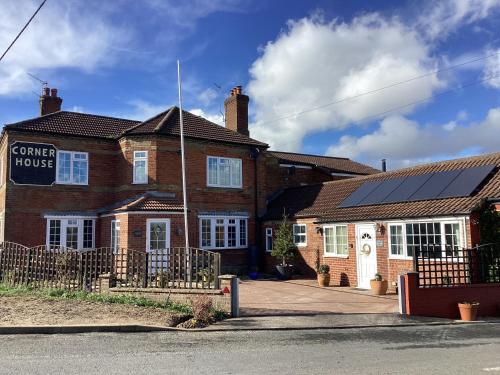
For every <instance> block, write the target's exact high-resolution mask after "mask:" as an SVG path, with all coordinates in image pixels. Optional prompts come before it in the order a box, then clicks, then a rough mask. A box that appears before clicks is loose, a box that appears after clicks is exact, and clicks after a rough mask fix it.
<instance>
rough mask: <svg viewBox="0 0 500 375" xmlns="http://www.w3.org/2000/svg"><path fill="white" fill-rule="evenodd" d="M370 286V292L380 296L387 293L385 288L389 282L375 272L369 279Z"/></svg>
mask: <svg viewBox="0 0 500 375" xmlns="http://www.w3.org/2000/svg"><path fill="white" fill-rule="evenodd" d="M370 287H371V288H372V293H373V294H375V295H376V296H382V295H384V294H386V293H387V288H388V287H389V283H388V282H387V280H384V279H383V277H382V275H381V274H379V273H376V274H375V278H374V279H372V280H370Z"/></svg>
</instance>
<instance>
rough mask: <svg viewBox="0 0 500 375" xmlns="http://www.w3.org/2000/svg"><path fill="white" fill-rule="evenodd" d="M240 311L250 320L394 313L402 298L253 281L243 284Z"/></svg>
mask: <svg viewBox="0 0 500 375" xmlns="http://www.w3.org/2000/svg"><path fill="white" fill-rule="evenodd" d="M240 309H241V314H242V315H246V316H254V315H301V314H331V313H337V314H358V313H359V314H370V313H371V314H374V313H394V312H397V311H398V298H397V295H395V294H392V295H386V296H374V295H372V294H371V293H370V291H365V290H359V289H354V288H349V287H328V288H321V287H319V286H318V284H317V282H316V280H289V281H277V280H257V281H253V280H249V281H241V283H240Z"/></svg>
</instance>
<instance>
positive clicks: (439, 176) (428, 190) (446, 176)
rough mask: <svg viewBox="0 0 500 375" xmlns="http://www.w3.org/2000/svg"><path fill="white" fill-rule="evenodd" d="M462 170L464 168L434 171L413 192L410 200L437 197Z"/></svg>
mask: <svg viewBox="0 0 500 375" xmlns="http://www.w3.org/2000/svg"><path fill="white" fill-rule="evenodd" d="M461 172H462V169H454V170H451V171H443V172H436V173H434V174H433V175H432V176H431V178H429V179H428V180H427V181H426V182H425V183H424V184H423V185H422V186H420V188H419V189H418V190H417V191H416V192H415V193H413V194H412V195H411V196H410V197H409V198H408V200H409V201H422V200H427V199H436V198H437V197H438V195H439V194H440V193H441V192H442V191H443V190H444V189H446V187H447V186H448V185H450V184H451V183H452V182H453V180H454V179H455V178H456V177H457V176H458V175H459V174H460V173H461Z"/></svg>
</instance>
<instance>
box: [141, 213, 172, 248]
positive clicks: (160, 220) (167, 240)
mask: <svg viewBox="0 0 500 375" xmlns="http://www.w3.org/2000/svg"><path fill="white" fill-rule="evenodd" d="M152 223H165V224H166V230H167V231H166V235H165V243H166V245H167V246H166V247H165V248H166V249H169V248H170V239H171V238H170V231H171V228H170V219H166V218H158V219H146V251H151V244H150V239H151V233H150V232H151V224H152Z"/></svg>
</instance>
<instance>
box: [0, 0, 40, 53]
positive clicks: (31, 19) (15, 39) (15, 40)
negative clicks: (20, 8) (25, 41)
mask: <svg viewBox="0 0 500 375" xmlns="http://www.w3.org/2000/svg"><path fill="white" fill-rule="evenodd" d="M46 1H47V0H43V1H42V3H41V4H40V6H39V7H38V9H37V10H36V11H35V13H33V15H32V16H31V18H30V19H29V20H28V22H26V25H24V27H23V28H22V29H21V31H20V32H19V34H17V36H16V37H15V38H14V40H13V41H12V43H11V44H10V45H9V46H8V47H7V49H6V50H5V52H4V53H3V54H2V56H0V61H2V59H3V58H4V56H5V55H6V54H7V52H9V50H10V49H11V47H12V46H13V45H14V43H15V42H17V40H18V39H19V37H20V36H21V34H22V33H23V32H24V30H26V28H27V27H28V25H29V24H30V23H31V21H33V18H35V16H36V15H37V14H38V12H39V11H40V9H42V7H43V6H44V5H45V3H46Z"/></svg>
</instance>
